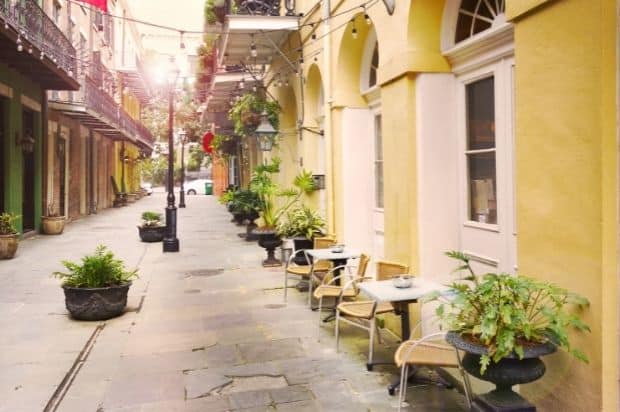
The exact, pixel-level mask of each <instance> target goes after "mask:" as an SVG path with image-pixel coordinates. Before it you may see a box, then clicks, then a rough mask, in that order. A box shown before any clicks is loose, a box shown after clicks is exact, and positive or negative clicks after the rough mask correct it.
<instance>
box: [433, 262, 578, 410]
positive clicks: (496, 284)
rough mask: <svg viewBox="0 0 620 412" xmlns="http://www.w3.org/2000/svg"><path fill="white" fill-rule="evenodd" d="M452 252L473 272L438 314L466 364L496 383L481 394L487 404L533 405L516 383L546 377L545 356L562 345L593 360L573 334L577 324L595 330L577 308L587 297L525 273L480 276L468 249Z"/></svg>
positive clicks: (456, 284)
mask: <svg viewBox="0 0 620 412" xmlns="http://www.w3.org/2000/svg"><path fill="white" fill-rule="evenodd" d="M447 255H448V256H449V257H451V258H454V259H457V260H459V261H460V262H461V265H460V266H459V268H457V270H466V271H467V276H466V277H465V278H464V279H461V281H457V282H454V283H452V284H451V286H450V288H451V293H450V294H448V296H449V297H450V298H449V299H448V302H444V303H442V304H441V305H439V306H438V308H437V315H438V316H439V317H440V319H441V320H442V322H443V324H444V326H445V327H446V328H447V330H449V331H450V332H448V336H447V340H448V341H449V342H450V343H452V344H453V345H454V346H456V347H457V348H459V349H461V350H463V351H464V352H465V355H464V357H463V361H462V362H463V367H464V368H465V370H467V372H469V373H470V374H472V375H473V376H476V377H478V378H480V379H483V380H487V381H490V382H492V383H494V384H495V385H496V388H495V390H493V391H491V392H489V393H487V394H484V395H481V396H479V397H478V398H477V400H476V402H477V403H478V405H482V408H483V410H487V409H485V408H493V407H497V405H499V404H501V405H504V406H505V405H512V407H519V408H527V407H532V406H531V405H530V404H529V402H527V401H526V400H525V399H524V398H522V397H521V396H520V395H518V394H517V393H515V392H513V391H512V386H513V385H516V384H521V383H528V382H532V381H534V380H536V379H538V378H540V377H541V376H542V375H543V374H544V373H545V365H544V363H543V362H542V360H541V359H540V357H541V356H543V355H546V354H549V353H553V352H555V351H556V349H557V348H562V349H565V350H566V351H568V352H569V353H570V354H572V355H573V356H574V357H575V358H577V359H579V360H581V361H584V362H587V357H586V356H585V354H584V353H582V352H581V351H579V350H578V349H575V348H573V347H572V346H571V344H570V340H569V332H570V331H571V330H576V331H589V330H590V329H589V327H588V326H587V325H586V324H585V323H583V322H582V321H581V320H580V318H579V316H578V315H577V314H576V313H575V311H573V310H571V309H575V310H578V309H579V308H583V307H584V306H587V305H588V304H589V302H588V300H587V299H586V298H585V297H583V296H580V295H578V294H576V293H571V292H569V291H567V290H566V289H563V288H561V287H559V286H556V285H554V284H551V283H549V282H543V281H539V280H535V279H532V278H528V277H525V276H516V275H511V274H507V273H499V274H497V273H487V274H485V275H483V276H477V275H476V274H475V273H474V271H473V270H472V267H471V265H470V262H469V258H468V257H467V255H465V254H463V253H461V252H455V251H452V252H448V253H447ZM433 298H437V296H436V295H435V296H433ZM489 410H495V409H489ZM511 410H512V409H511ZM519 410H525V409H519Z"/></svg>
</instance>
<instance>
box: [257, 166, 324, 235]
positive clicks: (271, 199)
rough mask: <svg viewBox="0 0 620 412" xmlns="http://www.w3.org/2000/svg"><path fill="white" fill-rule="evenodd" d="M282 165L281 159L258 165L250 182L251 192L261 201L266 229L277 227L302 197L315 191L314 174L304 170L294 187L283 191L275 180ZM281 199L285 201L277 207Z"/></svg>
mask: <svg viewBox="0 0 620 412" xmlns="http://www.w3.org/2000/svg"><path fill="white" fill-rule="evenodd" d="M280 163H281V160H280V159H279V158H273V159H272V160H271V162H269V163H265V164H262V165H258V166H257V167H256V169H255V170H254V173H253V174H252V178H251V180H250V190H251V191H253V192H254V193H256V194H257V195H258V197H259V199H260V205H261V209H260V216H261V218H262V219H263V224H264V227H265V228H269V229H275V228H276V227H277V225H278V221H279V220H280V218H281V217H282V215H283V214H284V213H286V211H287V210H289V208H290V207H291V206H293V205H294V204H296V203H297V202H298V201H299V200H300V199H301V196H302V195H304V194H308V193H311V192H312V191H314V190H315V187H314V181H313V179H312V173H310V172H308V171H306V170H302V171H301V172H300V173H299V174H298V175H297V176H296V177H295V179H294V181H293V187H291V188H287V189H281V188H280V187H279V186H278V184H277V183H276V182H275V181H274V179H273V175H275V174H277V173H279V172H280ZM279 197H280V198H284V199H285V200H284V204H283V205H282V206H280V207H278V206H277V205H276V201H277V198H279Z"/></svg>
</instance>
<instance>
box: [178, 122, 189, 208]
mask: <svg viewBox="0 0 620 412" xmlns="http://www.w3.org/2000/svg"><path fill="white" fill-rule="evenodd" d="M186 138H187V133H185V130H183V129H181V131H180V132H179V139H181V191H180V192H179V207H185V188H184V184H185V139H186Z"/></svg>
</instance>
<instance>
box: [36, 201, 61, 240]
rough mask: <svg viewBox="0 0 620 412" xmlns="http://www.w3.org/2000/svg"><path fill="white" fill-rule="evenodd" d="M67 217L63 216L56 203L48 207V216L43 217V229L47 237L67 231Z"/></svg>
mask: <svg viewBox="0 0 620 412" xmlns="http://www.w3.org/2000/svg"><path fill="white" fill-rule="evenodd" d="M65 220H66V219H65V216H63V215H61V214H60V212H59V211H58V209H57V208H56V207H55V206H54V203H49V204H48V205H47V214H46V215H45V216H41V229H42V230H43V233H45V234H46V235H60V234H61V233H62V232H63V230H64V229H65Z"/></svg>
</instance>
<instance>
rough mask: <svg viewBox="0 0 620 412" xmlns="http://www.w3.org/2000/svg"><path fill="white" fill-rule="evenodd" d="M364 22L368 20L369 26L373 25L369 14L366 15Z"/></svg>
mask: <svg viewBox="0 0 620 412" xmlns="http://www.w3.org/2000/svg"><path fill="white" fill-rule="evenodd" d="M364 20H366V24H367V25H369V26H370V25H371V24H372V20H370V16H369V15H368V14H364Z"/></svg>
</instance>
